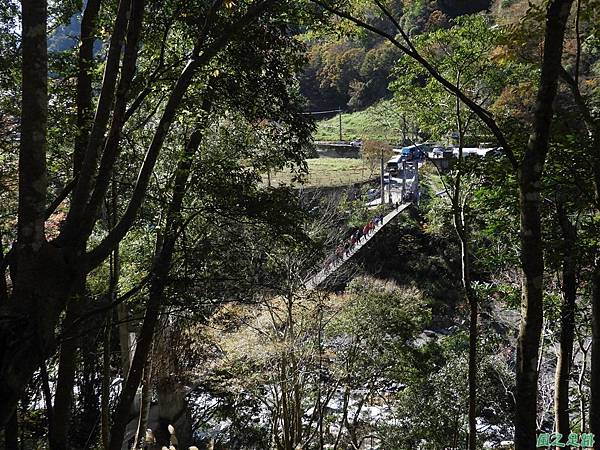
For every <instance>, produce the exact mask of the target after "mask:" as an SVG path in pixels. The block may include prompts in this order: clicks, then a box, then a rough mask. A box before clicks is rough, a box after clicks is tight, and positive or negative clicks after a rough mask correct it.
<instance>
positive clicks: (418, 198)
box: [414, 160, 421, 206]
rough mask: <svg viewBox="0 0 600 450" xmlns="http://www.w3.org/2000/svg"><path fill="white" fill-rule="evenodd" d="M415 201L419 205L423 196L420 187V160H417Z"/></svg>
mask: <svg viewBox="0 0 600 450" xmlns="http://www.w3.org/2000/svg"><path fill="white" fill-rule="evenodd" d="M414 191H415V203H416V204H417V206H419V200H420V198H421V190H420V189H419V161H418V160H417V161H415V189H414Z"/></svg>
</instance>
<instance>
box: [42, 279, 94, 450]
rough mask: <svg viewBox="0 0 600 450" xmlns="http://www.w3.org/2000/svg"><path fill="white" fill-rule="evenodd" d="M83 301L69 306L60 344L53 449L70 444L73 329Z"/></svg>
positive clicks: (62, 447)
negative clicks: (75, 317) (64, 330)
mask: <svg viewBox="0 0 600 450" xmlns="http://www.w3.org/2000/svg"><path fill="white" fill-rule="evenodd" d="M80 293H81V294H83V295H85V284H84V285H83V287H81V288H80ZM78 301H81V300H80V299H78V298H74V299H73V300H72V301H71V304H69V306H67V317H66V319H65V322H64V327H65V329H67V330H68V331H69V333H66V334H65V335H63V342H62V344H61V346H60V357H59V362H58V379H57V382H56V391H55V394H54V408H53V416H52V417H53V425H54V426H53V427H52V433H50V438H49V441H50V442H49V443H50V449H51V450H66V449H67V448H68V447H69V445H68V435H69V425H70V422H71V407H72V404H73V386H74V384H75V370H76V356H77V347H78V346H77V340H78V339H77V338H76V337H75V336H73V334H76V332H75V330H73V329H71V327H72V324H73V320H74V316H75V315H76V312H75V311H76V309H77V305H76V304H75V302H78Z"/></svg>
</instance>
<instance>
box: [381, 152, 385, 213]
mask: <svg viewBox="0 0 600 450" xmlns="http://www.w3.org/2000/svg"><path fill="white" fill-rule="evenodd" d="M384 203H385V189H384V185H383V147H382V148H381V204H382V205H383V204H384Z"/></svg>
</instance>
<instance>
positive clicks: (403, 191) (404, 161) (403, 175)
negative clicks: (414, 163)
mask: <svg viewBox="0 0 600 450" xmlns="http://www.w3.org/2000/svg"><path fill="white" fill-rule="evenodd" d="M405 195H406V160H405V159H404V160H402V198H401V199H400V203H404V196H405Z"/></svg>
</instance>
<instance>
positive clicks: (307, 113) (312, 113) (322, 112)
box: [302, 109, 342, 115]
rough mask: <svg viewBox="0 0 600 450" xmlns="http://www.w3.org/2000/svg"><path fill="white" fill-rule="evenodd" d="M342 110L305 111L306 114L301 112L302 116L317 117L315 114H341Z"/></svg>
mask: <svg viewBox="0 0 600 450" xmlns="http://www.w3.org/2000/svg"><path fill="white" fill-rule="evenodd" d="M341 112H342V110H341V109H332V110H329V111H307V112H303V113H302V114H306V115H309V114H310V115H317V114H331V113H341Z"/></svg>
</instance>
